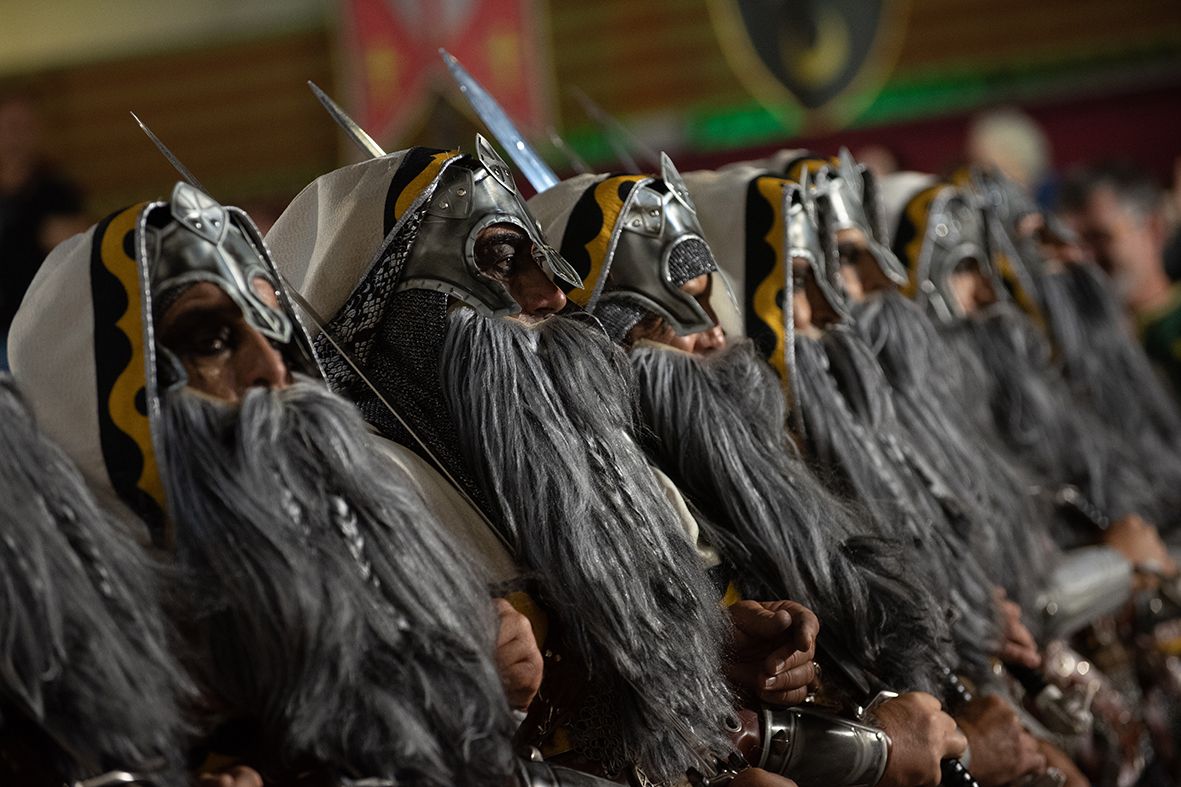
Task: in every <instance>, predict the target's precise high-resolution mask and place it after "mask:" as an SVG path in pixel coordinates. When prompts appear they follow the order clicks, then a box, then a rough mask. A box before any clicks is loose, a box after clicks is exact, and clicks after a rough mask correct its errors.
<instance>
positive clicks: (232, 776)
mask: <svg viewBox="0 0 1181 787" xmlns="http://www.w3.org/2000/svg"><path fill="white" fill-rule="evenodd" d="M197 783H198V784H199V785H200V787H263V784H262V776H260V775H259V773H258V771H256V770H254V769H253V768H248V767H246V766H245V765H238V766H235V767H233V768H227V769H226V770H224V771H218V772H217V773H203V774H201V776H200V778H199V780H198V782H197Z"/></svg>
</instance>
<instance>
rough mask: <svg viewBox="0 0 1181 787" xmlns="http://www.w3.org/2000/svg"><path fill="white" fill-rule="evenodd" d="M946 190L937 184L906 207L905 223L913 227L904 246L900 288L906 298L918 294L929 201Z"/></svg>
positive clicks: (912, 199)
mask: <svg viewBox="0 0 1181 787" xmlns="http://www.w3.org/2000/svg"><path fill="white" fill-rule="evenodd" d="M945 188H947V186H946V185H944V184H942V183H937V184H935V185H934V186H931V187H929V188H927V189H924V190H923V191H920V192H919V193H918V194H917V195H915V196H914V197H912V198H911V200H910V202H909V203H907V205H906V213H905V217H906V221H908V222H910V225H911V226H912V227H914V230H915V232H914V237H913V238H911V240H910V243H907V244H906V259H904V260H903V262H905V263H906V286H905V287H903V288H902V294H903V295H905V296H906V297H908V298H914V297H915V296H916V295H918V292H919V271H918V264H919V254H920V253H921V252H922V250H923V241H924V240H926V238H927V219H928V218H929V217H930V214H931V201H932V200H934V199H935V196H936V195H937V194H938V193H939V192H940V191H942V190H943V189H945Z"/></svg>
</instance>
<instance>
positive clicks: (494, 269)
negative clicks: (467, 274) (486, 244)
mask: <svg viewBox="0 0 1181 787" xmlns="http://www.w3.org/2000/svg"><path fill="white" fill-rule="evenodd" d="M488 256H489V258H490V260H491V262H490V264H489V265H488V266H487V267H485V268H484V269H483V272H484V275H485V276H489V277H491V278H493V279H496V280H497V281H507V280H508V279H510V278H512V277H513V276H514V275H515V274H516V272H517V249H516V247H515V246H513V245H511V244H508V243H498V244H496V245H495V246H493V247H492V248H491V249H490V250H489V255H488Z"/></svg>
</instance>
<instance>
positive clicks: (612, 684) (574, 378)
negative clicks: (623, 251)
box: [268, 137, 817, 784]
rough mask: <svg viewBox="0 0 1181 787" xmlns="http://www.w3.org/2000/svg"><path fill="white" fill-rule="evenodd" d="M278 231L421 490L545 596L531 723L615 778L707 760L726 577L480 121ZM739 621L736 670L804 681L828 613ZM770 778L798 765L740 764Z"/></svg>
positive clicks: (359, 168)
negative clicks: (572, 308) (697, 543)
mask: <svg viewBox="0 0 1181 787" xmlns="http://www.w3.org/2000/svg"><path fill="white" fill-rule="evenodd" d="M268 241H269V242H270V243H271V245H272V246H273V247H274V248H275V249H276V251H277V254H278V258H279V259H280V260H281V261H282V264H283V265H284V266H285V270H284V273H285V275H286V276H287V278H288V279H289V280H290V281H292V283H293V284H294V285H295V286H296V287H297V288H298V289H299V290H300V291H301V292H302V293H303V295H304V297H305V298H306V300H307V301H308V305H309V307H310V308H311V309H312V310H314V311H315V312H316V313H317V315H318V317H317V319H318V320H320V321H321V324H322V328H323V330H322V331H321V332H320V333H319V334H318V335H317V337H316V340H315V341H316V349H317V353H318V355H319V357H320V358H321V359H322V362H323V364H324V367H325V369H326V373H327V377H328V379H329V381H330V383H331V384H332V385H333V386H334V387H336V389H337V390H339V391H341V392H342V393H344V394H345V395H347V396H349V397H351V398H353V399H354V400H355V401H357V403H358V405H359V406H360V408H361V410H362V412H363V413H364V414H365V416H366V418H367V419H368V421H369V423H370V425H371V426H372V427H373V428H374V429H375V430H376V431H377V432H378V433H379V434H380V435H381V438H382V443H383V444H384V445H385V446H386V449H387V450H388V451H390V452H391V453H393V454H394V455H396V456H399V457H401V458H402V459H403V461H406V462H407V463H409V464H412V465H413V466H416V467H417V468H418V469H419V471H420V474H419V478H420V482H421V483H422V485H423V486H424V488H426V487H431V488H438V487H439V486H440V485H441V483H440V482H439V481H438V480H437V477H438V476H443V477H444V478H447V479H448V482H451V483H453V485H454V487H455V491H457V492H459V493H460V494H459V495H458V497H459V498H460V500H461V501H462V502H466V501H471V505H469V506H467V508H466V510H463V511H460V510H456V509H457V508H460V507H453V509H452V510H453V513H454V514H455V517H454V519H453V520H452V521H451V525H452V527H453V529H454V530H455V531H456V532H457V533H461V534H466V537H467V538H468V539H469V545H470V547H471V549H472V550H473V554H477V555H479V556H480V557H482V558H483V559H484V560H485V561H486V562H487V563H488V564H489V568H490V570H496V568H497V567H500V568H507V571H505V573H503V574H501V578H502V579H504V580H505V582H504V584H505V586H506V587H508V588H510V589H519V590H526V591H528V594H529V596H530V597H531V598H532V599H535V600H536V601H537V602H538V605H537V606H538V607H539V611H538V612H539V614H535V621H536V628H537V629H538V633H539V639H541V640H543V643H542V647H543V649H544V651H545V654H546V666H545V673H546V674H545V681H544V683H543V685H542V690H541V693H540V695H539V698H538V700H537V701H535V702H534V704H533V707H532V708H531V709H530V714H529V718H527V719H526V721H525V724H524V725H523V727H522V729H521V731H520V732H519V733H518V740H519V741H522V742H523V743H526V744H529V745H535V746H538V747H539V748H540V749H541V751H542V753H543V754H544V755H546V756H547V757H549V758H553V759H555V761H559V760H560V761H565V762H571V763H577V764H578V766H579V767H582V768H585V769H588V770H593V771H596V772H599V773H603V774H609V775H611V776H614V777H617V778H622V777H623V776H625V775H628V776H629V777H630V778H632V779H644V780H647V781H665V780H670V779H674V778H679V777H681V776H682V775H683V774H684V773H685V771H686V769H687V768H689V767H695V768H697V769H698V770H702V771H705V770H707V766H708V765H709V764H710V763H709V762H708V760H709V758H710V757H711V756H712V755H714V754H718V753H721V752H724V751H726V750H727V749H728V744H727V743H726V742H725V740H724V739H723V734H724V729H723V719H724V718H725V717H726V716H727V715H729V714H730V713H731V689H730V688H729V687H728V686H727V684H726V683H725V681H724V680H723V676H722V662H721V651H722V647H723V636H724V635H725V633H726V623H725V619H724V617H723V615H722V608H721V606H720V603H719V601H720V591H719V589H718V588H716V587H715V586H714V584H713V583H712V581H711V580H710V578H709V577H708V576H707V574H706V571H705V567H704V565H703V563H702V561H701V559H700V558H699V556H698V555H697V553H696V552H695V551H694V545H693V538H692V537H691V536H690V537H687V535H688V534H687V533H686V532H685V529H684V528H685V526H686V524H691V523H692V518H691V517H690V516H689V515H688V511H687V510H685V508H684V504H683V502H682V501H681V500H680V498H679V497H678V496H676V495H675V494H674V493H675V490H673V489H671V487H670V486H667V485H665V484H664V483H662V481H661V480H660V478H659V477H658V475H657V474H656V473H654V471H653V470H652V468H651V467H650V466H649V464H648V463H647V461H646V459H645V457H644V456H643V454H642V452H641V451H640V450H639V448H638V446H637V444H636V441H635V438H634V436H633V434H634V433H633V431H632V423H631V417H632V416H631V410H630V403H629V399H628V394H627V390H628V389H627V386H628V380H627V377H626V375H625V374H624V372H625V371H626V369H625V367H624V362H623V359H622V358H621V357H620V355H619V352H618V350H617V348H615V347H614V346H613V345H612V344H611V342H610V341H609V340H608V339H607V338H606V337H605V336H602V335H601V333H600V332H598V331H597V330H596V329H595V328H594V326H588V325H587V324H586V323H585V321H582V320H579V319H577V317H565V316H559V314H558V313H559V312H563V311H565V310H566V306H567V301H566V296H565V293H564V291H563V290H562V289H561V287H559V286H558V283H560V284H562V285H563V286H565V287H577V286H578V285H579V284H580V281H579V279H578V277H577V275H576V274H575V273H574V272H573V271H572V270H571V269H570V267H569V265H568V264H567V263H566V262H565V261H564V260H562V259H561V257H560V256H559V255H558V254H557V253H556V252H555V251H554V250H553V249H551V248H550V247H549V246H548V245H547V244H546V243H545V241H544V240H543V239H542V237H541V234H540V232H539V230H538V227H537V225H536V221H535V220H534V219H533V217H532V216H531V215H530V213H529V211H528V210H527V208H526V207H525V204H524V202H523V200H522V199H521V197H520V195H519V194H518V192H517V188H516V185H515V184H514V182H513V179H512V175H511V172H510V170H509V168H508V166H507V165H506V164H505V163H504V162H503V161H502V160H501V159H500V158H499V157H498V156H497V155H496V154H495V152H494V151H493V150H492V148H491V147H490V146H489V145H488V143H487V142H486V141H485V140H484V139H483V138H482V137H479V138H477V143H476V152H475V155H465V154H461V153H459V152H457V151H450V152H448V151H440V150H430V149H426V148H413V149H410V150H407V151H402V152H398V153H392V154H389V155H384V156H381V157H379V158H376V159H373V160H371V161H366V162H363V163H361V164H357V165H353V166H350V167H344V168H342V169H339V170H337V171H335V172H332V173H329V174H327V175H324V176H322V177H320V178H318V179H317V180H316V181H314V182H313V183H312V184H311V185H309V186H308V187H307V188H305V189H304V191H303V192H301V194H300V195H299V196H298V197H297V198H296V199H295V201H294V202H293V203H292V204H291V205H290V206H289V207H288V209H287V210H286V211H285V212H284V214H283V216H282V217H280V219H279V221H278V222H277V223H276V224H275V226H274V228H273V229H272V231H271V233H270V234H269V236H268ZM390 404H392V405H393V408H391V407H389V406H388V405H390ZM395 408H396V411H395ZM411 453H413V454H416V455H417V456H414V457H413V458H411V457H410V456H409V454H411ZM422 460H426V461H425V462H424V461H422ZM428 463H429V464H428ZM432 474H433V475H434V476H435V480H433V481H432V480H430V479H429V478H428V477H429V476H430V475H432ZM465 498H466V500H464V499H465ZM453 502H454V501H453ZM439 506H440V508H443V507H444V506H443V502H442V501H441V502H440V503H439ZM461 517H465V518H466V522H467V523H468V524H465V523H464V522H463V521H460V519H461ZM488 544H492V545H494V547H495V550H490V549H487V548H485V547H482V546H481V545H488ZM481 549H483V550H484V551H482V552H481V551H479V550H481ZM793 618H794V620H793ZM730 620H731V622H732V623H733V624H734V634H733V639H732V640H731V641H730V642H729V655H730V659H729V674H730V675H731V676H737V677H738V678H739V679H741V680H744V681H745V682H746V683H747V685H748V686H749V687H750V689H751V690H752V692H753V693H756V694H757V693H763V694H765V695H767V696H769V697H778V696H780V695H784V696H786V697H788V698H793V697H794V698H795V700H797V701H798V699H802V697H803V694H804V691H803V687H804V685H805V684H806V683H807V682H808V681H809V680H810V679H811V651H812V648H813V645H814V640H815V633H816V628H817V626H816V623H815V617H814V616H812V615H811V613H807V612H806V611H804V610H801V609H798V608H797V609H793V610H792V611H791V612H790V613H789V612H788V611H786V610H784V609H782V608H778V607H775V606H774V605H770V606H768V607H763V606H760V605H755V604H752V603H751V602H746V603H744V604H743V605H742V606H740V607H738V608H737V609H736V610H732V614H731V615H730ZM767 779H770V781H767ZM759 782H765V783H769V784H772V783H773V784H784V783H785V782H784V780H782V779H781V778H779V777H773V776H772V775H771V774H766V773H760V772H758V771H755V770H754V769H751V770H750V771H746V772H743V773H742V774H739V775H738V777H737V778H735V780H734V783H735V784H743V783H751V784H753V783H759Z"/></svg>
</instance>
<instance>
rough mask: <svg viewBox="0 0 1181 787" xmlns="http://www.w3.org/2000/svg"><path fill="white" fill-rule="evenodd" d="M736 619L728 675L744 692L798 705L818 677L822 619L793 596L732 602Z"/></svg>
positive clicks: (767, 699)
mask: <svg viewBox="0 0 1181 787" xmlns="http://www.w3.org/2000/svg"><path fill="white" fill-rule="evenodd" d="M730 620H731V621H732V622H733V624H734V633H733V639H732V640H731V643H730V652H729V658H727V660H726V677H727V678H729V679H730V681H731V683H733V684H734V685H735V686H737V687H738V688H739V689H741V690H743V691H745V692H746V693H748V694H750V695H752V696H755V697H757V698H758V699H760V700H762V701H763V702H767V703H770V704H772V705H797V704H799V703H801V702H803V701H804V699H805V698H806V697H807V696H808V685H809V684H810V683H812V681H813V680H814V679H815V677H816V669H815V665H814V664H813V663H812V660H813V659H814V658H815V657H816V637H817V635H818V634H819V633H820V621H819V619H817V617H816V615H815V613H813V612H812V610H810V609H808V608H807V607H805V606H803V605H802V604H798V603H796V602H794V601H739V602H738V603H737V604H734V605H732V606H731V607H730Z"/></svg>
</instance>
